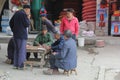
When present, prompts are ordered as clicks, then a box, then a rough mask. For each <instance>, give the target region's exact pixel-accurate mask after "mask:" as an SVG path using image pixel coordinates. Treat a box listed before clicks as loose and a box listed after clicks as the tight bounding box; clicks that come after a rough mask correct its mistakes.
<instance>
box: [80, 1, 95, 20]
mask: <svg viewBox="0 0 120 80" xmlns="http://www.w3.org/2000/svg"><path fill="white" fill-rule="evenodd" d="M82 6H83V9H82V18H83V20H86V21H87V22H95V21H96V0H83V5H82Z"/></svg>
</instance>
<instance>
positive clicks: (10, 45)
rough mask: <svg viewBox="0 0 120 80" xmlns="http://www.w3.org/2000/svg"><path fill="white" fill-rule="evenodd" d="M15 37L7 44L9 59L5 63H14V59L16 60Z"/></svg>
mask: <svg viewBox="0 0 120 80" xmlns="http://www.w3.org/2000/svg"><path fill="white" fill-rule="evenodd" d="M14 45H15V44H14V38H13V37H12V38H11V39H10V40H9V42H8V46H7V60H6V61H5V63H7V64H13V60H14V49H15V47H14Z"/></svg>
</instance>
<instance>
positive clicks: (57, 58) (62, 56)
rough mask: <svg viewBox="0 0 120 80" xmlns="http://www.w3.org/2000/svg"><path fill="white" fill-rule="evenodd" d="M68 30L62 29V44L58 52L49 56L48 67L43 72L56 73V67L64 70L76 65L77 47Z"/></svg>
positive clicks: (73, 67)
mask: <svg viewBox="0 0 120 80" xmlns="http://www.w3.org/2000/svg"><path fill="white" fill-rule="evenodd" d="M71 37H72V33H71V31H70V30H66V31H64V39H65V42H64V45H63V47H62V50H61V51H60V52H59V53H52V55H51V56H50V69H48V70H46V71H43V72H44V74H49V75H51V74H57V73H58V72H59V71H58V68H60V69H63V70H65V71H68V70H72V69H75V68H76V66H77V47H76V43H75V40H73V39H72V38H71Z"/></svg>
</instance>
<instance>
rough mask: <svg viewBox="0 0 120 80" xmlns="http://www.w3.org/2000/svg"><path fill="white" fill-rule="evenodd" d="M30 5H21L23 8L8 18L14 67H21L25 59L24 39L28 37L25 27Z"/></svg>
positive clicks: (27, 22)
mask: <svg viewBox="0 0 120 80" xmlns="http://www.w3.org/2000/svg"><path fill="white" fill-rule="evenodd" d="M29 18H30V6H29V5H23V9H22V10H19V11H17V12H16V13H15V14H14V15H13V17H12V18H11V20H10V27H11V30H12V32H13V37H14V42H15V51H14V64H13V65H14V67H15V68H16V69H22V68H23V65H24V61H25V60H26V41H27V39H28V33H27V27H29V24H30V21H29Z"/></svg>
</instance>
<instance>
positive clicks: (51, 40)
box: [45, 34, 53, 46]
mask: <svg viewBox="0 0 120 80" xmlns="http://www.w3.org/2000/svg"><path fill="white" fill-rule="evenodd" d="M47 37H48V40H49V41H48V42H47V43H45V44H47V45H49V46H50V45H51V44H52V43H53V38H52V36H51V35H50V34H48V36H47Z"/></svg>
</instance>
